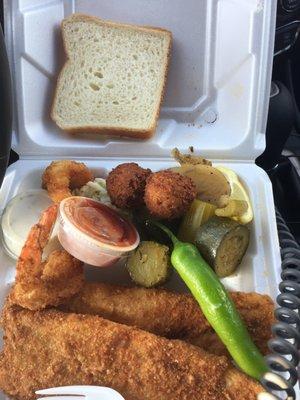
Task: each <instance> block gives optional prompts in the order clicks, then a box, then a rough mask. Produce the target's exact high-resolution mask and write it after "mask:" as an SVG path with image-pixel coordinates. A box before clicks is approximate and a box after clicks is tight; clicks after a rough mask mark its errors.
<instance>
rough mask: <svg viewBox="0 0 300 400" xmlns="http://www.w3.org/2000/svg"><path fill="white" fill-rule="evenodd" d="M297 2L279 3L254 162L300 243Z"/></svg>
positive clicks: (299, 26) (299, 7)
mask: <svg viewBox="0 0 300 400" xmlns="http://www.w3.org/2000/svg"><path fill="white" fill-rule="evenodd" d="M299 30H300V1H298V0H280V1H278V8H277V21H276V36H275V49H274V62H273V76H272V86H271V93H270V106H269V115H268V124H267V131H266V150H265V151H264V153H263V154H262V155H261V156H260V157H258V158H257V160H256V163H257V165H259V166H260V167H262V168H263V169H265V170H266V171H267V173H268V174H269V177H270V179H271V181H272V184H273V192H274V198H275V204H276V206H277V208H278V209H279V211H280V213H281V215H282V216H283V218H284V219H285V221H286V222H287V224H288V226H289V228H290V229H291V231H292V232H293V234H294V236H295V237H296V238H297V240H298V241H299V240H300V210H299V204H300V75H299V68H300V40H299Z"/></svg>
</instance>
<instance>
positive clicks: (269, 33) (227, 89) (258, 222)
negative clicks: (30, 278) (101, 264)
mask: <svg viewBox="0 0 300 400" xmlns="http://www.w3.org/2000/svg"><path fill="white" fill-rule="evenodd" d="M4 6H5V35H6V44H7V50H8V55H9V61H10V65H11V70H12V76H13V86H14V94H15V102H14V106H15V109H14V111H15V113H14V129H13V148H14V149H15V150H16V151H17V152H18V153H19V154H20V160H19V161H18V162H17V163H15V164H13V165H11V166H10V167H9V169H8V170H7V173H6V177H5V179H4V182H3V185H2V188H1V191H0V206H1V209H3V208H4V207H5V205H6V204H7V202H8V201H9V199H10V198H12V197H13V196H15V195H16V194H17V193H19V192H21V191H24V190H27V189H34V188H40V185H41V179H40V178H41V174H42V172H43V169H44V168H45V167H46V166H47V165H48V164H49V162H50V161H51V160H53V159H61V158H68V159H76V160H80V161H83V162H85V163H87V165H88V166H89V167H91V168H92V169H93V171H94V172H95V174H96V176H105V175H106V174H107V173H108V172H109V170H110V169H111V168H112V167H114V166H116V165H117V164H120V163H122V162H126V161H127V162H128V161H136V162H138V163H139V164H140V165H141V166H144V167H148V168H151V169H152V170H158V169H162V168H167V167H170V166H173V165H175V163H174V161H173V160H172V159H171V158H170V151H171V149H172V148H173V147H175V146H177V147H178V148H179V149H181V150H183V151H185V150H187V149H188V148H189V146H193V147H194V149H195V150H196V153H199V154H202V155H203V156H205V157H207V158H210V159H212V160H214V161H215V162H216V163H218V164H223V165H226V166H228V167H230V168H232V169H234V170H235V171H236V172H237V173H238V174H239V176H240V177H241V179H242V180H243V182H244V183H245V185H246V187H247V189H248V191H249V194H250V197H251V201H252V204H253V208H254V221H253V223H252V227H251V231H252V234H251V243H250V247H249V250H248V252H247V254H246V256H245V258H244V260H243V262H242V265H241V267H240V268H239V269H238V271H237V273H236V274H235V275H234V276H231V277H228V278H226V279H224V283H225V285H226V287H228V288H230V289H233V290H242V291H257V292H259V293H267V294H269V295H270V296H271V297H272V298H273V299H275V297H276V294H277V291H278V282H279V279H280V252H279V244H278V238H277V228H276V221H275V213H274V203H273V196H272V187H271V183H270V181H269V179H268V177H267V175H266V173H265V172H264V171H263V170H261V169H260V168H258V167H257V166H256V165H255V164H254V159H255V158H256V157H257V156H258V155H259V154H260V153H262V151H263V149H264V146H265V136H264V133H265V127H266V118H267V110H268V99H269V90H270V80H271V68H272V56H273V41H274V30H275V17H276V1H264V0H185V1H183V0H147V1H145V0H101V1H100V0H4ZM73 12H81V13H87V14H91V15H95V16H98V17H101V18H104V19H111V20H115V21H120V22H127V23H133V24H142V25H153V26H158V27H164V28H167V29H169V30H171V31H172V33H173V38H174V42H173V50H172V60H171V66H170V73H169V77H168V83H167V91H166V96H165V101H164V104H163V108H162V111H161V115H160V119H159V123H158V127H157V132H156V135H155V136H154V137H153V138H152V139H150V140H148V141H133V140H123V139H110V138H102V137H100V136H98V135H95V134H92V135H91V134H89V135H84V134H82V135H71V134H67V133H64V132H62V131H60V130H59V129H58V128H57V127H56V126H55V124H54V123H53V122H52V121H51V119H50V116H49V114H50V105H51V102H52V97H53V91H54V86H55V78H56V76H57V74H58V72H59V70H60V68H61V66H62V65H63V62H64V54H63V50H62V41H61V35H60V22H61V20H62V19H63V18H64V17H66V16H68V15H70V14H71V13H73ZM0 258H1V260H2V265H1V268H0V305H2V304H3V301H4V298H5V296H6V294H7V292H8V290H9V288H10V285H11V284H12V282H13V280H14V274H15V263H14V262H13V261H12V260H11V259H10V258H9V257H8V256H7V255H6V254H5V252H4V249H3V248H0ZM87 276H88V278H89V279H102V280H105V281H110V282H116V283H130V281H129V278H128V276H127V274H126V271H125V270H124V268H123V267H122V266H116V267H113V268H110V269H91V268H87ZM168 287H171V288H177V289H178V290H184V285H183V284H182V283H181V282H180V280H179V279H178V278H177V277H176V275H175V274H174V277H173V280H172V281H171V282H170V283H169V284H168ZM4 398H5V397H4V396H2V397H1V396H0V400H2V399H4Z"/></svg>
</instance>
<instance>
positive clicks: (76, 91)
mask: <svg viewBox="0 0 300 400" xmlns="http://www.w3.org/2000/svg"><path fill="white" fill-rule="evenodd" d="M62 34H63V42H64V47H65V52H66V55H67V61H66V63H65V65H64V67H63V69H62V71H61V73H60V75H59V77H58V81H57V86H56V91H55V96H54V102H53V106H52V111H51V117H52V119H53V120H54V121H55V122H56V124H57V125H58V126H59V127H60V128H61V129H63V130H65V131H70V132H99V133H103V134H106V135H114V136H126V137H135V138H148V137H150V136H151V135H152V134H153V133H154V132H155V128H156V124H157V120H158V116H159V111H160V105H161V102H162V98H163V94H164V88H165V83H166V77H167V71H168V64H169V58H170V50H171V42H172V34H171V32H169V31H167V30H164V29H160V28H152V27H140V26H135V25H126V24H119V23H114V22H111V21H105V20H101V19H98V18H96V17H90V16H87V15H81V14H73V15H71V16H70V17H68V18H66V19H64V20H63V22H62Z"/></svg>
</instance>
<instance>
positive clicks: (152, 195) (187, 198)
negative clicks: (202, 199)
mask: <svg viewBox="0 0 300 400" xmlns="http://www.w3.org/2000/svg"><path fill="white" fill-rule="evenodd" d="M195 197H196V186H195V184H194V182H193V181H192V180H191V178H189V177H187V176H183V175H181V174H178V173H177V172H173V171H169V170H164V171H159V172H155V173H154V174H152V175H150V177H149V178H148V179H147V183H146V188H145V196H144V200H145V203H146V207H147V209H148V210H149V212H150V213H151V214H152V215H153V216H154V217H156V218H160V219H175V218H179V217H181V216H182V215H183V214H184V213H185V212H186V211H187V210H188V208H189V206H190V205H191V203H192V201H193V200H194V199H195Z"/></svg>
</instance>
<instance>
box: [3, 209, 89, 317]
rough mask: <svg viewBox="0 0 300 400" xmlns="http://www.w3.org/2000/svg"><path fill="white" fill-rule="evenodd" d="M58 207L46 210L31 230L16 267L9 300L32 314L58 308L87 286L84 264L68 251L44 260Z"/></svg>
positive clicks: (51, 255)
mask: <svg viewBox="0 0 300 400" xmlns="http://www.w3.org/2000/svg"><path fill="white" fill-rule="evenodd" d="M57 211H58V205H57V204H54V205H52V206H50V207H49V208H47V209H46V210H45V211H44V212H43V214H42V216H41V218H40V220H39V222H38V223H37V224H36V225H34V226H33V227H32V228H31V231H30V233H29V235H28V238H27V240H26V243H25V245H24V247H23V249H22V252H21V255H20V257H19V260H18V264H17V274H16V283H15V286H14V288H13V290H12V292H11V295H10V299H11V301H12V302H13V303H14V304H18V305H20V306H22V307H24V308H28V309H30V310H38V309H43V308H45V307H47V306H57V305H59V304H61V303H62V302H63V301H65V300H67V299H69V298H70V297H71V296H73V295H75V294H76V293H77V292H79V290H80V289H81V288H82V286H83V283H84V276H83V267H82V263H81V262H80V261H79V260H77V259H76V258H74V257H72V256H71V255H70V254H68V253H67V252H66V251H65V250H54V251H52V252H51V253H50V255H49V256H48V258H47V259H46V260H43V250H44V248H45V246H46V244H47V243H48V240H49V237H50V235H51V231H52V228H53V226H54V223H55V221H56V217H57Z"/></svg>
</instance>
